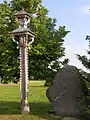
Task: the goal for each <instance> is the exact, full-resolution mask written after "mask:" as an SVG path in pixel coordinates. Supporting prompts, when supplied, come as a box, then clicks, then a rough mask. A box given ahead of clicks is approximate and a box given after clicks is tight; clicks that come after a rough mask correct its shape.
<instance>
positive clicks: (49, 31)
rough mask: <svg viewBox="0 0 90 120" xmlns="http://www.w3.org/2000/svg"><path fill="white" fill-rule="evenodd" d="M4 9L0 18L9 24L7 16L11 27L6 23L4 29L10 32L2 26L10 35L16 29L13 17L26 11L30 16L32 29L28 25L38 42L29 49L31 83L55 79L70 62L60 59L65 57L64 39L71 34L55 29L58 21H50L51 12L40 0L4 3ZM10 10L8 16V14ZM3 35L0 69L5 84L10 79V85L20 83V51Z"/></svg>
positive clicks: (63, 29) (63, 27)
mask: <svg viewBox="0 0 90 120" xmlns="http://www.w3.org/2000/svg"><path fill="white" fill-rule="evenodd" d="M27 3H28V4H27ZM1 6H2V8H3V9H4V11H5V13H3V10H2V13H3V15H2V13H0V18H2V21H4V20H6V18H7V16H8V18H9V19H8V21H9V23H7V20H6V21H5V22H4V26H7V29H8V30H7V29H6V28H4V29H3V26H2V29H3V30H4V32H5V31H6V32H10V31H12V30H14V29H15V28H16V27H17V23H16V22H14V16H13V15H14V14H15V13H16V12H17V11H19V10H21V9H22V8H24V9H25V11H27V12H28V13H30V16H31V25H30V24H29V25H28V26H29V28H30V29H32V28H33V30H34V32H35V41H34V43H33V44H32V45H30V46H29V59H30V60H29V71H30V79H37V80H38V79H45V80H49V79H52V77H53V76H54V75H55V73H56V72H57V71H58V70H59V69H60V67H61V66H62V65H63V64H65V63H67V62H68V59H65V58H64V60H63V61H61V60H60V59H61V58H63V57H65V48H64V47H63V43H64V37H65V36H66V35H67V34H68V32H69V31H67V30H66V29H65V26H62V27H61V26H60V27H59V28H58V29H56V28H55V27H56V19H52V18H50V17H48V10H47V9H46V8H45V7H44V6H43V5H42V1H41V0H12V1H11V2H10V3H9V4H8V3H6V2H4V3H3V4H1ZM6 6H7V7H6ZM4 7H5V8H4ZM7 10H9V12H6V11H7ZM6 14H8V15H6ZM13 22H14V23H13ZM0 25H2V23H0ZM11 26H12V27H11ZM4 32H3V31H2V33H1V34H2V38H1V40H0V41H2V40H3V41H4V43H2V44H3V48H2V49H1V47H2V44H0V51H1V53H2V55H1V58H2V59H1V60H0V62H1V63H0V68H1V70H2V74H3V81H5V80H6V81H8V80H10V78H11V81H12V80H14V81H17V79H19V52H18V51H19V50H18V49H17V44H16V43H15V42H13V41H12V38H10V35H5V34H4V35H3V33H4ZM5 46H7V47H5ZM6 58H7V61H6Z"/></svg>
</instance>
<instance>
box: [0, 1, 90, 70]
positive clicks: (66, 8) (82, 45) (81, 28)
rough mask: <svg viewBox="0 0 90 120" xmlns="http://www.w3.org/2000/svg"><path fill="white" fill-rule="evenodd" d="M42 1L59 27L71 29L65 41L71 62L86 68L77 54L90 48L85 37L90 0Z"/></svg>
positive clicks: (88, 32)
mask: <svg viewBox="0 0 90 120" xmlns="http://www.w3.org/2000/svg"><path fill="white" fill-rule="evenodd" d="M2 1H3V0H0V2H2ZM42 2H43V5H44V6H45V7H46V8H47V9H48V11H49V12H48V16H50V17H52V18H56V19H57V23H56V24H57V27H58V26H63V25H65V26H66V30H69V31H71V32H70V33H69V34H68V35H67V36H66V38H65V43H64V46H65V48H66V50H65V53H66V56H67V58H69V60H70V62H69V64H71V65H75V66H76V67H78V68H82V69H84V70H86V69H85V68H84V67H83V65H82V64H81V62H80V61H79V60H78V59H77V57H76V55H75V54H77V53H78V54H80V55H85V54H86V50H87V49H88V43H89V42H88V41H86V40H85V37H86V35H90V11H89V8H90V0H42ZM88 57H89V56H88Z"/></svg>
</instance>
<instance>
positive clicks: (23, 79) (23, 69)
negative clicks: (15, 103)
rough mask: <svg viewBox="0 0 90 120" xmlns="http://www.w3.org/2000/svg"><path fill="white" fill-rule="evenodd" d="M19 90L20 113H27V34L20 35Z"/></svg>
mask: <svg viewBox="0 0 90 120" xmlns="http://www.w3.org/2000/svg"><path fill="white" fill-rule="evenodd" d="M20 91H21V113H22V114H28V113H29V111H30V110H29V105H28V99H27V98H28V40H27V35H26V36H22V37H20Z"/></svg>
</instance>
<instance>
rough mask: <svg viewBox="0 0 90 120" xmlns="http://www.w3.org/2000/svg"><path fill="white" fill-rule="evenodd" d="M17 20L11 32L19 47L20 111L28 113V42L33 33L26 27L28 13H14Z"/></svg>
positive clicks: (32, 39) (32, 37)
mask: <svg viewBox="0 0 90 120" xmlns="http://www.w3.org/2000/svg"><path fill="white" fill-rule="evenodd" d="M15 16H16V17H17V19H18V21H19V28H17V29H15V30H13V31H12V32H11V33H12V34H13V35H14V36H16V37H18V38H19V40H18V41H16V43H18V44H19V48H20V92H21V113H22V114H28V113H29V112H30V109H29V104H28V44H29V43H30V44H31V43H32V42H33V41H34V33H33V32H32V31H31V30H30V29H28V28H27V24H28V23H29V22H30V20H29V18H30V16H29V14H28V13H27V12H25V11H24V9H23V10H21V11H20V12H19V13H17V14H16V15H15Z"/></svg>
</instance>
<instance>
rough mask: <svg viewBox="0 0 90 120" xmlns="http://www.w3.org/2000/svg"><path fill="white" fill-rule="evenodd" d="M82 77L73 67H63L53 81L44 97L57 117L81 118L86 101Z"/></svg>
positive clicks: (84, 110)
mask: <svg viewBox="0 0 90 120" xmlns="http://www.w3.org/2000/svg"><path fill="white" fill-rule="evenodd" d="M81 79H82V76H81V75H80V73H79V70H78V69H77V68H76V67H75V66H71V65H65V66H64V67H63V68H62V69H61V70H60V71H59V72H58V73H57V75H56V76H55V78H54V79H53V82H52V85H51V86H50V87H49V88H48V89H47V91H46V96H47V97H48V99H49V101H50V102H51V104H52V106H53V109H54V111H55V114H56V115H57V116H71V117H73V116H74V117H77V116H83V115H84V114H85V112H86V108H87V101H86V96H85V93H84V91H83V82H82V80H81Z"/></svg>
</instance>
